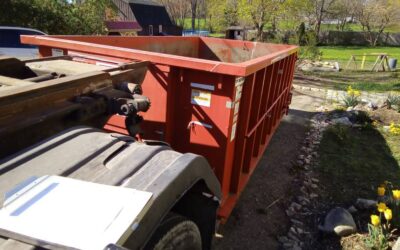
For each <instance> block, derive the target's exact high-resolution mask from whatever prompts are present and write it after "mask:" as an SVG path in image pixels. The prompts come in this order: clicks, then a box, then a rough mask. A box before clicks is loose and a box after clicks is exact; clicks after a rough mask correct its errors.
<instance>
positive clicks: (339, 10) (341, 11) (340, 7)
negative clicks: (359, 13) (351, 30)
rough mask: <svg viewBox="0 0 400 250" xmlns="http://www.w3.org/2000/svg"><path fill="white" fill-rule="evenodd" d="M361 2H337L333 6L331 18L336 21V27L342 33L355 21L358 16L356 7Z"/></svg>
mask: <svg viewBox="0 0 400 250" xmlns="http://www.w3.org/2000/svg"><path fill="white" fill-rule="evenodd" d="M359 2H360V0H336V1H335V3H333V5H332V7H331V8H332V9H331V13H330V14H329V17H331V18H333V19H336V20H337V24H336V27H337V29H338V30H340V31H344V29H345V27H346V25H347V24H348V23H349V22H351V21H354V19H355V15H356V11H355V10H356V7H357V5H358V4H359Z"/></svg>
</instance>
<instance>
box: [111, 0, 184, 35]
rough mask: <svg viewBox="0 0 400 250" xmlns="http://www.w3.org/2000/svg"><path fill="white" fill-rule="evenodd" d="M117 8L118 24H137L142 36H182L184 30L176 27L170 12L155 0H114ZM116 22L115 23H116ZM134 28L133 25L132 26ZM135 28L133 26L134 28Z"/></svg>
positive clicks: (138, 32) (138, 31)
mask: <svg viewBox="0 0 400 250" xmlns="http://www.w3.org/2000/svg"><path fill="white" fill-rule="evenodd" d="M112 1H113V3H114V4H115V6H116V7H117V11H118V13H117V17H116V19H117V20H115V21H117V22H137V24H138V26H140V27H141V30H137V31H136V33H137V34H138V35H141V36H164V35H172V36H181V35H182V28H180V27H178V26H176V25H174V24H173V23H172V21H171V19H170V17H169V15H168V12H167V10H166V8H165V6H163V5H162V4H160V3H157V2H155V1H153V0H112ZM115 21H114V22H115ZM131 26H132V25H131ZM132 27H133V26H132Z"/></svg>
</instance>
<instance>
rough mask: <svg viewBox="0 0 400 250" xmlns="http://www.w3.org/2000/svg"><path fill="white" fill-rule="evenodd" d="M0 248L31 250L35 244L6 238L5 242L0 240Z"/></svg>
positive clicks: (3, 249) (2, 249)
mask: <svg viewBox="0 0 400 250" xmlns="http://www.w3.org/2000/svg"><path fill="white" fill-rule="evenodd" d="M0 249H1V250H33V249H36V247H35V246H33V245H30V244H27V243H23V242H21V241H16V240H13V239H8V240H6V241H5V242H3V243H1V241H0Z"/></svg>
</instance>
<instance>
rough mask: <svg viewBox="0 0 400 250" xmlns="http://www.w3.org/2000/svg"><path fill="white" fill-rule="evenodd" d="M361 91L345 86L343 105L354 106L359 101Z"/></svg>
mask: <svg viewBox="0 0 400 250" xmlns="http://www.w3.org/2000/svg"><path fill="white" fill-rule="evenodd" d="M360 96H361V92H360V91H359V90H356V89H353V88H352V87H351V86H349V87H347V91H346V95H345V96H344V98H343V102H344V105H345V106H346V107H354V106H357V104H358V103H360Z"/></svg>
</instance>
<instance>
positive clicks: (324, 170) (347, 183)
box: [317, 126, 400, 205]
mask: <svg viewBox="0 0 400 250" xmlns="http://www.w3.org/2000/svg"><path fill="white" fill-rule="evenodd" d="M399 145H400V136H394V135H388V134H385V133H381V132H380V131H379V130H378V129H376V128H374V127H373V126H367V127H365V128H364V129H362V130H359V129H354V128H349V127H331V128H329V129H328V130H326V131H325V133H324V136H323V139H322V141H321V144H320V149H319V155H320V162H319V167H318V170H317V171H318V172H319V173H320V175H321V180H322V181H323V182H324V184H325V185H326V187H327V192H328V194H329V196H331V198H332V199H333V201H334V202H335V203H337V204H345V205H349V204H351V203H353V202H354V201H355V200H356V199H357V198H367V199H375V198H376V187H377V186H379V185H380V184H381V183H383V182H384V181H390V182H392V183H393V184H394V185H395V186H396V187H400V186H399V185H400V179H399V176H400V149H399Z"/></svg>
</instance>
